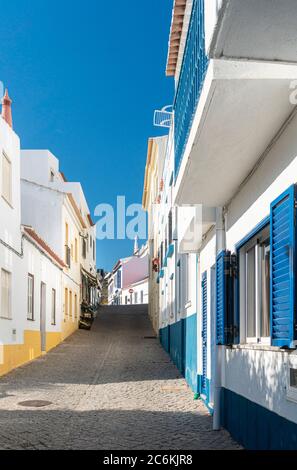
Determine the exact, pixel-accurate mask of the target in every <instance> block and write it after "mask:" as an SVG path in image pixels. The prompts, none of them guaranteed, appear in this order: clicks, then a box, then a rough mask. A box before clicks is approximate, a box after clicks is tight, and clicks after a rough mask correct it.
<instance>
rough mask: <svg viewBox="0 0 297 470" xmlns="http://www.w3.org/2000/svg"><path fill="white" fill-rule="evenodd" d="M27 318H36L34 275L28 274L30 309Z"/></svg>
mask: <svg viewBox="0 0 297 470" xmlns="http://www.w3.org/2000/svg"><path fill="white" fill-rule="evenodd" d="M27 319H28V320H31V321H33V320H34V276H32V274H28V311H27Z"/></svg>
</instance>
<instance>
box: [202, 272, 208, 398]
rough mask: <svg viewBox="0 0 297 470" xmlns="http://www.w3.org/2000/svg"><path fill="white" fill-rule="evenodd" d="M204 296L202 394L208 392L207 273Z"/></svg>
mask: <svg viewBox="0 0 297 470" xmlns="http://www.w3.org/2000/svg"><path fill="white" fill-rule="evenodd" d="M201 287H202V289H201V291H202V292H201V294H202V332H201V337H202V382H201V392H202V393H206V390H207V379H206V376H207V272H205V273H203V274H202V282H201Z"/></svg>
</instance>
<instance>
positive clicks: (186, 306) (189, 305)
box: [185, 300, 192, 309]
mask: <svg viewBox="0 0 297 470" xmlns="http://www.w3.org/2000/svg"><path fill="white" fill-rule="evenodd" d="M190 307H192V302H191V301H190V300H189V301H188V302H187V303H186V305H185V308H186V309H187V308H190Z"/></svg>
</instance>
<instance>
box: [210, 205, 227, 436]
mask: <svg viewBox="0 0 297 470" xmlns="http://www.w3.org/2000/svg"><path fill="white" fill-rule="evenodd" d="M225 248H226V233H225V218H224V211H223V208H222V207H218V208H217V209H216V254H217V255H218V254H219V253H220V252H221V251H222V250H225ZM222 348H223V346H218V345H217V344H216V341H215V380H214V382H215V387H214V406H213V408H214V413H213V430H214V431H218V430H219V429H220V427H221V386H222V383H221V382H222V377H221V371H222V353H223V351H222Z"/></svg>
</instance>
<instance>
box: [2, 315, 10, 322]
mask: <svg viewBox="0 0 297 470" xmlns="http://www.w3.org/2000/svg"><path fill="white" fill-rule="evenodd" d="M0 320H9V321H12V318H8V317H1V316H0Z"/></svg>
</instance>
